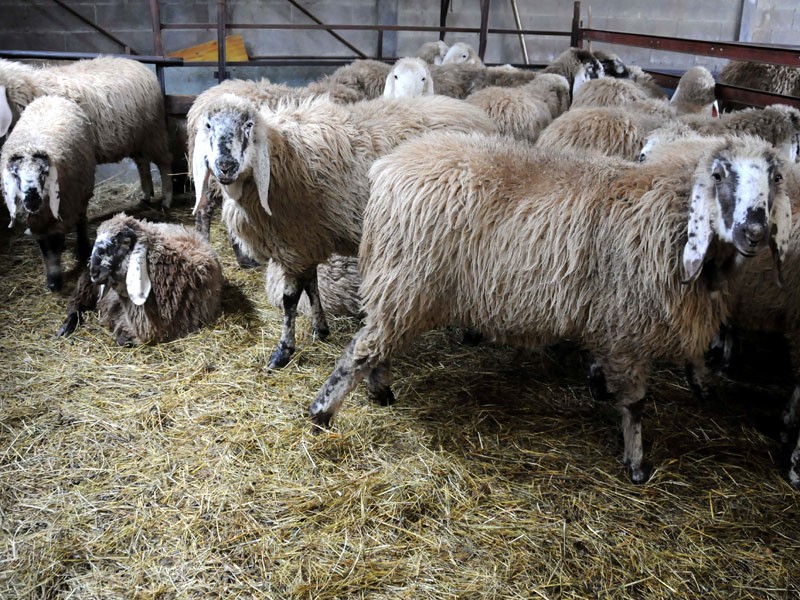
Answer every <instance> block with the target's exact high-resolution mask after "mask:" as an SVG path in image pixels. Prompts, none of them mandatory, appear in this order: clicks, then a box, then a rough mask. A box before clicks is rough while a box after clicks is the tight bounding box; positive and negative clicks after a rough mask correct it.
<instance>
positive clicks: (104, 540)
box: [0, 187, 800, 599]
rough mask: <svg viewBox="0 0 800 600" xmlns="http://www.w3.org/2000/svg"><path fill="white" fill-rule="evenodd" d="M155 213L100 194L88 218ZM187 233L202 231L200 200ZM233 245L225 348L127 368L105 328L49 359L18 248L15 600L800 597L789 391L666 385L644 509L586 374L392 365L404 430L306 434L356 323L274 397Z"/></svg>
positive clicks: (34, 264) (9, 314)
mask: <svg viewBox="0 0 800 600" xmlns="http://www.w3.org/2000/svg"><path fill="white" fill-rule="evenodd" d="M136 194H137V191H136V190H135V188H134V189H132V190H130V193H129V194H126V192H125V191H124V190H123V191H122V192H120V190H119V189H111V188H108V187H106V188H103V187H101V188H98V192H97V195H96V196H97V197H96V204H95V205H94V206H93V208H92V210H93V211H94V214H98V213H100V212H108V209H109V206H110V205H111V204H112V203H113V202H118V201H120V200H122V201H123V202H122V205H124V200H125V199H126V198H127V197H129V198H131V199H132V198H135V197H136ZM121 207H122V206H120V208H121ZM171 218H172V219H177V220H180V221H183V222H185V223H187V224H190V225H191V223H192V219H191V216H190V214H189V209H188V207H187V205H186V203H185V201H183V202H181V201H180V199H179V202H178V206H177V207H176V208H175V209H173V211H172V214H171ZM226 238H227V236H226V235H225V233H224V231H222V229H221V228H220V227H219V225H217V226H216V227H215V229H214V230H213V232H212V240H213V243H214V245H215V247H216V248H217V250H218V251H219V253H220V255H221V258H222V260H223V266H224V269H225V273H226V276H227V278H228V280H229V285H228V287H227V288H226V290H225V300H224V313H223V315H222V317H221V318H220V319H219V320H218V321H217V322H216V323H215V325H214V326H213V327H210V328H207V329H205V330H203V331H201V332H198V333H196V334H193V335H191V336H190V337H188V338H186V339H182V340H178V341H176V342H172V343H168V344H162V345H159V346H151V347H140V348H120V347H117V346H116V345H115V344H114V343H113V340H112V339H111V337H110V335H109V334H108V333H107V332H106V331H105V330H103V329H102V328H101V327H100V326H99V325H98V323H97V320H96V318H94V317H93V316H90V317H89V318H88V320H87V322H86V323H85V324H84V325H83V326H82V327H81V328H80V329H78V331H77V332H76V333H75V334H74V335H73V336H72V337H71V338H69V339H59V338H54V337H53V334H54V333H55V331H56V330H57V329H58V326H59V325H60V323H61V320H62V319H63V316H64V310H65V307H66V302H67V298H66V297H65V296H63V295H58V294H51V293H49V292H47V291H46V289H45V287H44V283H43V278H42V273H41V265H40V258H39V250H38V248H37V247H36V244H35V242H34V241H33V240H32V239H31V238H29V237H25V236H24V235H22V233H21V231H19V230H13V231H7V230H4V231H3V232H2V233H0V272H2V273H3V277H2V278H0V298H1V299H2V300H1V301H0V323H2V326H0V373H2V379H0V597H3V598H16V597H21V598H82V599H85V598H159V599H168V598H169V599H171V598H314V599H323V598H362V597H363V598H414V599H417V598H520V597H527V598H595V597H599V598H676V597H703V598H797V597H798V595H800V493H797V492H795V491H793V490H792V489H791V487H790V486H789V485H788V484H787V483H786V482H785V480H784V478H783V475H784V470H785V465H784V463H783V461H784V460H785V456H783V454H782V447H781V444H780V442H779V441H778V439H777V419H778V415H779V412H780V407H781V402H782V399H783V398H784V397H786V395H787V394H788V393H789V392H790V390H791V385H790V382H789V380H788V378H787V377H786V374H785V372H784V371H782V370H780V369H775V368H771V369H770V372H769V373H768V374H767V375H766V376H762V377H760V378H758V379H757V380H756V381H755V382H752V383H749V384H747V383H742V382H739V381H737V382H733V381H725V382H724V383H723V386H722V388H721V390H720V398H721V399H720V400H719V401H715V402H708V403H706V404H701V403H699V402H698V401H695V400H694V399H693V398H692V396H691V394H690V392H689V391H688V389H687V388H686V386H685V383H684V379H683V377H682V374H681V373H679V372H677V371H675V372H673V371H670V370H661V371H659V372H658V373H657V374H656V381H655V382H654V384H653V386H652V388H651V389H652V394H651V396H650V398H649V400H648V404H647V407H646V416H645V418H646V421H645V426H646V428H645V443H646V444H650V445H652V447H651V448H648V452H647V453H648V455H649V456H650V457H651V458H652V460H653V461H654V463H655V467H656V469H655V472H654V475H653V478H652V480H651V481H650V482H649V483H648V484H646V485H644V486H641V487H636V486H633V485H631V484H630V483H628V481H627V478H626V476H625V474H624V470H623V468H622V466H621V465H620V464H619V458H620V456H621V452H622V441H621V436H620V433H619V430H618V427H617V416H616V412H615V411H614V410H613V408H612V407H610V406H604V405H597V406H595V405H593V403H592V401H591V399H590V396H589V394H588V392H587V390H586V387H585V385H584V378H583V371H582V368H581V359H580V357H579V355H578V354H577V353H572V352H569V351H568V350H566V349H549V350H541V351H523V350H515V349H511V348H504V347H492V346H486V345H484V346H480V347H477V348H468V347H464V346H462V345H460V344H459V341H458V340H459V334H458V333H457V332H454V331H440V332H433V333H431V334H428V335H426V336H424V337H423V338H422V339H420V340H419V341H418V342H417V343H416V344H415V345H414V346H413V347H412V349H411V351H410V352H409V353H407V354H405V355H403V356H402V357H398V359H397V361H396V362H395V365H394V374H395V384H394V389H395V394H396V396H397V398H398V402H397V403H396V404H395V405H394V406H392V407H390V408H382V407H379V406H373V405H370V404H368V403H367V401H366V400H365V396H364V393H363V391H362V390H359V391H358V392H357V393H356V394H354V396H353V398H352V399H350V400H349V401H348V403H347V404H346V405H345V408H344V410H343V411H342V412H341V414H340V415H339V417H337V420H336V423H335V425H334V428H333V430H332V431H331V432H329V433H323V434H320V435H313V434H312V433H311V427H310V425H309V423H308V421H307V419H306V417H305V411H306V407H307V404H308V402H309V401H310V400H311V398H312V397H313V394H314V392H315V391H316V389H317V388H318V387H319V385H320V384H321V383H322V382H323V381H324V379H325V377H326V376H327V375H328V373H329V372H330V370H331V368H332V366H333V364H334V362H335V360H336V358H337V357H338V355H339V353H340V351H341V349H342V348H343V347H344V345H345V344H346V343H347V341H348V340H349V339H350V337H351V335H352V334H353V333H354V332H355V331H356V330H357V328H358V324H357V323H356V322H355V321H354V320H351V319H347V318H334V319H332V320H331V327H332V335H331V337H330V339H329V341H328V342H325V343H322V342H319V341H314V340H311V339H309V337H310V334H308V333H307V332H308V331H309V330H310V327H309V323H308V321H307V320H304V319H301V320H300V326H299V327H298V335H299V337H300V339H299V340H298V342H299V343H298V347H299V348H300V349H301V350H300V351H299V352H298V354H297V355H296V356H295V357H294V358H293V360H292V362H291V363H290V364H289V366H288V367H286V368H285V369H284V370H282V371H279V372H267V371H266V370H265V367H266V365H267V363H268V361H269V353H270V351H271V349H272V348H273V347H274V346H275V344H276V342H277V340H278V338H279V336H280V325H281V314H280V312H279V311H278V310H277V309H274V308H272V307H271V306H270V305H269V304H268V303H267V301H266V298H265V296H264V293H263V290H262V278H263V273H262V272H260V271H244V270H241V269H239V268H238V267H237V266H236V263H235V260H234V258H233V254H232V252H231V251H230V249H229V248H228V246H227V241H226ZM69 242H74V240H69ZM69 242H68V243H69ZM70 248H71V246H70ZM65 257H66V254H65ZM65 262H66V265H65V267H66V268H67V269H68V268H69V267H70V266H71V265H72V264H73V263H71V262H70V260H69V259H67V260H66V261H65ZM67 282H68V287H69V286H70V284H71V285H74V277H73V278H69V277H68V278H67ZM751 370H752V371H753V372H756V373H757V372H758V370H757V369H751Z"/></svg>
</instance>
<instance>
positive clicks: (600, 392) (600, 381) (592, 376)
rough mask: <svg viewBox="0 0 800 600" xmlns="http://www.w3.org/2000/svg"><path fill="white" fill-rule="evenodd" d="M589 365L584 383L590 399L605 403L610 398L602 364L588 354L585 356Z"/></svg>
mask: <svg viewBox="0 0 800 600" xmlns="http://www.w3.org/2000/svg"><path fill="white" fill-rule="evenodd" d="M587 358H588V362H589V367H588V368H587V375H586V385H587V386H588V388H589V394H591V396H592V400H593V401H594V402H595V403H596V404H597V403H606V402H608V401H609V399H610V394H609V393H608V385H607V384H606V374H605V372H604V371H603V365H602V363H600V361H597V360H595V359H594V357H592V356H591V354H589V355H588V356H587Z"/></svg>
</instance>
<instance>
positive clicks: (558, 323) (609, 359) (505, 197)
mask: <svg viewBox="0 0 800 600" xmlns="http://www.w3.org/2000/svg"><path fill="white" fill-rule="evenodd" d="M432 156H435V157H436V160H435V161H432V160H431V159H430V157H432ZM781 168H782V161H781V159H780V158H779V157H777V156H776V155H775V152H774V151H773V150H772V148H770V146H769V145H768V144H766V143H764V142H762V141H760V140H757V139H756V138H746V139H741V138H731V139H730V140H726V141H725V142H724V143H722V144H720V145H718V146H717V147H716V148H715V149H714V150H713V151H712V152H706V153H704V154H703V156H702V157H701V158H700V159H699V160H697V159H696V158H694V157H689V158H685V157H675V158H674V160H672V161H670V162H666V161H665V162H661V163H659V164H647V163H645V164H642V165H639V164H628V163H625V162H622V161H616V160H609V159H604V160H591V159H589V160H587V159H583V158H581V157H577V156H574V155H569V154H562V153H549V152H542V151H541V150H538V149H536V148H533V147H531V146H530V145H528V144H524V143H521V142H516V141H511V140H508V139H507V138H500V137H497V136H482V135H460V134H452V133H438V134H431V135H428V136H423V137H420V138H419V139H416V140H412V141H409V142H407V143H406V144H403V145H402V146H401V147H399V148H397V150H395V151H394V152H393V153H391V154H389V155H387V156H386V157H384V158H381V159H379V160H377V161H376V162H375V164H374V166H373V167H372V169H371V170H370V181H371V192H370V198H369V202H368V204H367V210H366V214H365V217H364V235H363V240H362V243H361V248H360V251H359V265H360V269H361V274H362V277H363V282H362V285H361V296H362V301H363V307H364V311H365V313H366V317H365V321H364V326H363V328H362V329H361V330H360V331H359V332H358V333H357V334H356V335H355V337H354V338H353V341H352V342H351V343H350V344H349V345H348V347H347V349H346V350H345V352H344V353H343V355H342V357H341V358H340V360H339V362H338V363H337V366H336V368H335V369H334V371H333V372H332V373H331V375H330V376H329V377H328V379H327V381H326V382H325V383H324V384H323V385H322V387H321V388H320V390H319V391H318V393H317V395H316V397H315V399H314V401H313V402H312V403H311V405H310V409H309V414H310V416H311V419H312V420H313V422H314V423H315V424H316V425H318V426H326V425H328V424H329V422H330V420H331V418H332V417H333V415H334V414H335V413H336V411H337V410H338V409H339V407H340V406H341V404H342V402H343V400H344V398H345V396H346V395H347V394H348V393H349V392H350V391H351V390H352V389H353V387H354V386H355V385H356V384H357V383H358V382H359V381H360V380H361V379H364V378H366V380H367V391H368V395H369V397H370V398H371V399H372V400H377V401H381V402H382V403H388V402H390V401H391V400H392V392H391V389H390V387H389V383H390V364H389V361H390V359H391V357H392V356H393V355H395V354H396V353H397V352H400V351H402V350H403V349H405V348H407V347H408V346H409V344H410V343H411V342H412V341H413V340H414V339H415V338H416V337H417V336H419V335H420V334H421V333H423V332H425V331H428V330H430V329H433V328H436V327H441V326H445V325H451V324H469V325H471V326H473V327H474V328H475V329H477V330H478V331H479V332H480V333H481V334H483V335H484V336H485V337H487V338H489V339H494V340H496V341H499V342H502V343H513V344H519V345H524V346H541V345H543V344H548V343H552V342H554V341H557V340H563V339H570V340H574V341H576V342H577V343H579V344H581V345H582V346H583V347H584V348H585V349H587V350H589V351H591V352H592V353H593V354H594V355H595V356H596V357H597V359H598V360H599V361H600V362H601V363H602V365H603V367H604V369H605V375H606V380H607V383H608V387H609V389H610V390H611V392H612V393H613V394H615V395H616V397H617V399H618V402H619V407H620V409H621V412H622V422H623V433H624V440H625V463H626V464H627V465H628V466H629V469H630V472H631V477H632V479H633V481H634V482H639V483H640V482H643V481H645V480H646V479H647V477H648V474H647V468H646V467H645V464H644V460H643V450H642V438H641V418H642V409H643V402H644V401H643V398H644V394H645V392H646V382H647V378H648V375H649V373H650V371H651V369H652V365H653V363H654V362H655V361H657V360H658V361H663V360H667V361H669V360H671V361H677V362H679V363H683V362H684V360H685V359H686V358H687V357H697V356H702V354H703V352H704V351H705V349H706V348H707V346H708V344H709V343H710V341H711V340H712V338H713V337H714V335H715V334H716V332H717V330H718V328H719V325H720V323H721V322H722V320H723V319H724V317H725V316H726V314H727V306H726V299H727V298H726V296H725V295H724V294H722V293H719V292H712V291H711V290H710V289H709V286H708V285H707V283H706V278H705V275H704V274H705V271H706V269H707V268H709V267H710V266H713V265H727V264H728V263H731V262H733V263H738V262H739V261H741V260H746V259H745V258H744V257H745V256H752V255H755V254H756V253H758V252H762V251H764V249H765V248H767V246H769V247H770V248H772V249H773V251H774V255H775V258H776V264H780V263H781V261H782V260H783V258H784V257H785V254H786V238H787V235H788V232H789V229H790V226H791V225H790V223H791V215H790V209H789V199H788V198H787V197H786V194H785V192H784V189H783V187H782V185H781V184H780V182H779V179H780V169H781ZM768 199H772V205H771V206H770V204H769V200H768ZM740 257H742V258H740ZM398 281H402V282H403V285H397V282H398Z"/></svg>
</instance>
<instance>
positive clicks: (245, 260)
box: [228, 235, 261, 269]
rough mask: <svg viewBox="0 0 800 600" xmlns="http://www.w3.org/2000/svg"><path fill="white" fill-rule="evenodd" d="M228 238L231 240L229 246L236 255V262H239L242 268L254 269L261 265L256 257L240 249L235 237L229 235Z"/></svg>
mask: <svg viewBox="0 0 800 600" xmlns="http://www.w3.org/2000/svg"><path fill="white" fill-rule="evenodd" d="M228 239H229V240H230V242H231V248H232V249H233V254H234V256H236V262H237V263H239V266H240V267H242V268H243V269H255V268H258V267H260V266H261V263H260V262H258V261H257V260H256V259H254V258H252V257H250V256H248V255H247V254H245V252H244V250H242V246H241V245H240V244H239V242H237V241H236V239H235V238H234V237H233V236H232V235H230V236H229V237H228Z"/></svg>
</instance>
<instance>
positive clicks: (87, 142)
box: [0, 96, 95, 291]
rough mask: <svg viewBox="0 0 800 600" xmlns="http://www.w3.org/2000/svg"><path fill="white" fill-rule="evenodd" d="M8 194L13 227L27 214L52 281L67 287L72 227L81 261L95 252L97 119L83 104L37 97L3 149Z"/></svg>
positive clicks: (54, 286)
mask: <svg viewBox="0 0 800 600" xmlns="http://www.w3.org/2000/svg"><path fill="white" fill-rule="evenodd" d="M0 173H2V182H3V196H4V197H5V203H6V207H7V208H8V212H9V214H10V215H11V223H10V225H9V227H12V226H13V225H14V223H15V221H16V219H17V217H21V218H22V219H23V220H24V221H25V222H26V224H27V227H28V228H29V229H30V231H31V233H32V234H33V235H34V236H35V237H36V241H37V242H38V244H39V248H40V249H41V252H42V260H43V262H44V269H45V275H46V279H47V287H48V288H49V289H50V290H51V291H58V290H60V289H61V288H62V287H63V284H64V279H63V276H62V274H61V254H62V252H63V251H64V246H65V238H66V233H67V232H68V231H70V230H72V229H73V228H75V230H76V231H77V244H76V248H75V256H76V258H77V260H78V263H79V264H81V263H85V262H86V260H87V259H88V258H89V252H90V250H91V244H90V242H89V235H88V232H87V220H86V210H87V207H88V204H89V199H90V198H91V197H92V194H93V193H94V175H95V158H94V147H93V145H92V125H91V123H90V121H89V117H88V116H87V115H86V113H85V112H84V111H83V109H81V107H80V106H78V104H76V103H75V102H73V101H72V100H67V99H66V98H60V97H58V96H42V97H40V98H37V99H35V100H33V101H32V102H31V103H30V104H28V107H27V108H26V109H25V111H24V112H23V113H22V115H21V116H20V119H19V121H17V125H16V127H14V129H13V130H12V131H11V133H10V134H9V135H8V139H7V140H6V143H5V144H4V145H3V149H2V153H1V154H0Z"/></svg>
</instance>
